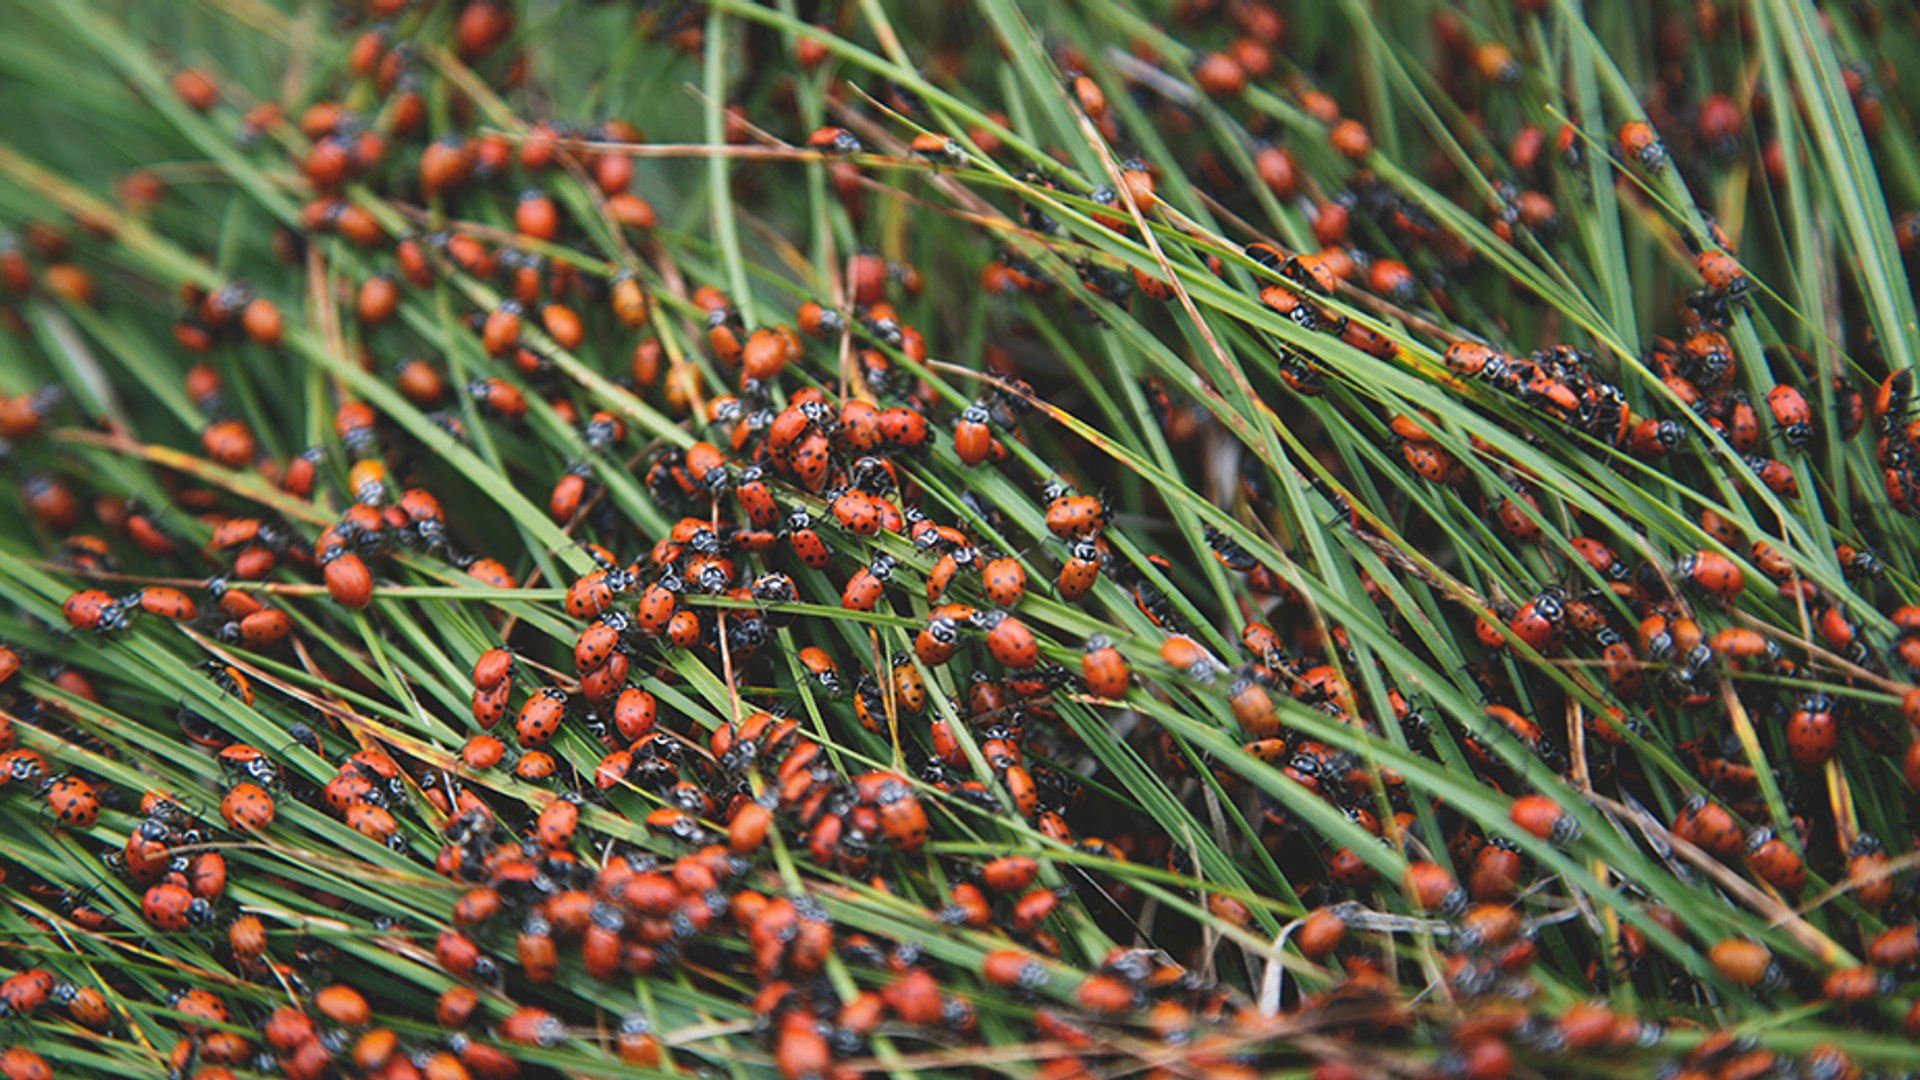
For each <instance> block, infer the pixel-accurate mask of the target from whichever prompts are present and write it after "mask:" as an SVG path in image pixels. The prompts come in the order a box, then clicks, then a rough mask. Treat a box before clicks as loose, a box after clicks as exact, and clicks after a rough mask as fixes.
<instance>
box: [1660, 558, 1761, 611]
mask: <svg viewBox="0 0 1920 1080" xmlns="http://www.w3.org/2000/svg"><path fill="white" fill-rule="evenodd" d="M1673 574H1674V576H1675V577H1678V578H1681V579H1683V580H1684V581H1686V582H1688V583H1689V584H1692V585H1694V586H1695V587H1697V588H1700V589H1702V590H1704V591H1706V592H1709V593H1712V594H1713V595H1714V596H1717V597H1719V598H1720V599H1721V600H1722V601H1727V602H1730V601H1732V600H1733V598H1734V597H1736V596H1739V595H1740V590H1741V589H1743V588H1745V587H1746V577H1745V575H1743V574H1742V573H1741V572H1740V567H1739V566H1738V565H1736V564H1735V563H1734V561H1733V560H1732V559H1729V558H1727V557H1726V556H1725V555H1722V554H1720V553H1719V552H1717V551H1705V550H1702V551H1695V552H1692V553H1690V554H1687V555H1683V556H1681V557H1680V559H1679V561H1678V562H1676V563H1674V565H1673Z"/></svg>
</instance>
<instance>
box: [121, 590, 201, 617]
mask: <svg viewBox="0 0 1920 1080" xmlns="http://www.w3.org/2000/svg"><path fill="white" fill-rule="evenodd" d="M120 606H121V607H122V608H124V609H126V610H128V611H131V610H133V609H134V608H136V607H137V608H139V609H140V610H141V611H144V612H146V613H147V614H149V615H158V616H159V617H161V618H163V619H172V620H174V621H175V622H188V621H191V620H192V619H193V618H194V617H195V616H197V615H198V614H199V613H200V609H199V608H198V607H197V606H196V605H195V604H194V602H193V598H192V597H190V596H188V595H187V594H186V593H183V592H181V591H180V590H178V589H169V588H165V587H163V586H160V585H149V586H147V587H146V588H144V589H141V590H140V591H139V592H136V593H129V594H128V595H126V596H124V597H122V598H121V599H120Z"/></svg>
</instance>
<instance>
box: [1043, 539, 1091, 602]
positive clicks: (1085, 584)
mask: <svg viewBox="0 0 1920 1080" xmlns="http://www.w3.org/2000/svg"><path fill="white" fill-rule="evenodd" d="M1101 562H1102V560H1101V558H1100V547H1099V545H1098V544H1096V543H1095V542H1094V541H1091V540H1082V541H1080V542H1078V543H1076V544H1074V545H1073V548H1072V550H1071V551H1070V552H1069V553H1068V557H1067V561H1066V562H1064V563H1062V564H1060V574H1059V576H1058V577H1057V578H1055V579H1054V589H1055V590H1056V591H1057V592H1059V594H1060V599H1062V600H1066V601H1068V602H1070V603H1075V602H1078V601H1080V600H1083V599H1085V598H1086V596H1087V594H1088V593H1090V592H1092V591H1093V587H1094V585H1096V584H1097V583H1098V582H1099V581H1100V566H1101Z"/></svg>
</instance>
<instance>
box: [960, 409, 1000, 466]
mask: <svg viewBox="0 0 1920 1080" xmlns="http://www.w3.org/2000/svg"><path fill="white" fill-rule="evenodd" d="M992 420H993V414H992V413H991V412H989V411H988V409H987V406H986V403H985V402H984V401H975V402H974V403H973V404H971V405H968V406H967V407H966V408H965V409H963V410H961V412H960V415H959V417H957V418H956V419H955V420H954V423H953V452H954V453H955V454H956V455H958V456H959V458H960V462H961V464H963V465H978V464H980V463H981V462H983V461H986V460H987V458H988V456H989V455H990V454H991V453H992V451H993V429H992V428H991V427H989V426H988V425H989V424H990V423H991V422H992Z"/></svg>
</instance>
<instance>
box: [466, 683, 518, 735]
mask: <svg viewBox="0 0 1920 1080" xmlns="http://www.w3.org/2000/svg"><path fill="white" fill-rule="evenodd" d="M512 693H513V679H512V677H511V676H503V677H502V678H501V680H500V681H499V682H498V683H496V684H494V686H493V687H492V688H491V689H487V690H481V689H475V690H474V692H473V708H472V711H473V721H474V723H476V724H479V725H480V726H481V727H483V728H490V727H492V726H494V725H495V724H498V723H499V722H500V720H501V718H502V717H504V716H505V715H506V714H507V699H508V697H509V696H511V695H512Z"/></svg>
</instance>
